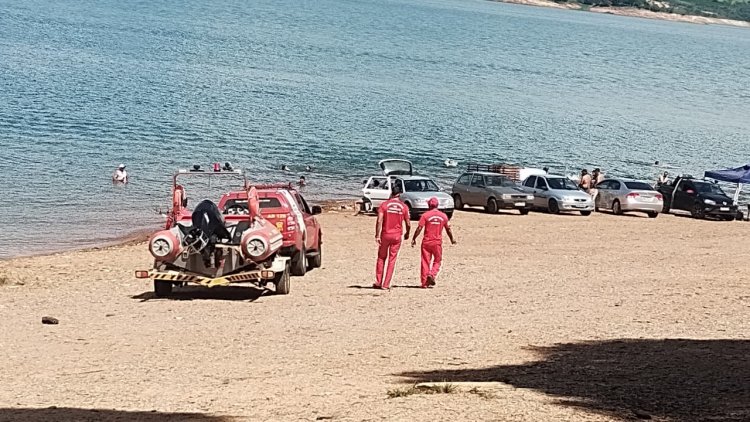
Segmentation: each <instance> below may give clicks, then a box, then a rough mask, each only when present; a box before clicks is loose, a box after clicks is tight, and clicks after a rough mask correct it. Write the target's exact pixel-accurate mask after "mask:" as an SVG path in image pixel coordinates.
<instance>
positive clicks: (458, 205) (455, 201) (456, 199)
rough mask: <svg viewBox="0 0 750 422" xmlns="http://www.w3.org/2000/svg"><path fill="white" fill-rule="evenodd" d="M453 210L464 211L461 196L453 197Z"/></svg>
mask: <svg viewBox="0 0 750 422" xmlns="http://www.w3.org/2000/svg"><path fill="white" fill-rule="evenodd" d="M453 209H456V210H462V209H464V202H463V201H462V200H461V195H453Z"/></svg>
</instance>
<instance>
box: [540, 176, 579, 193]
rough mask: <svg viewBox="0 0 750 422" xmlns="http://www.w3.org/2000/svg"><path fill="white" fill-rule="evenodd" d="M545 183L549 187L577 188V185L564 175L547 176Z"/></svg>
mask: <svg viewBox="0 0 750 422" xmlns="http://www.w3.org/2000/svg"><path fill="white" fill-rule="evenodd" d="M547 183H548V184H549V188H550V189H563V190H578V186H576V184H575V183H573V181H572V180H570V179H567V178H565V177H548V178H547Z"/></svg>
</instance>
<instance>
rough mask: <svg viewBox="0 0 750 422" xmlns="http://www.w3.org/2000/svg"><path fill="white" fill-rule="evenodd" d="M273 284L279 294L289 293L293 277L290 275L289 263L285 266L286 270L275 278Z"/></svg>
mask: <svg viewBox="0 0 750 422" xmlns="http://www.w3.org/2000/svg"><path fill="white" fill-rule="evenodd" d="M273 284H274V286H275V287H276V294H277V295H288V294H289V289H290V287H291V277H290V275H289V264H287V265H286V267H284V271H282V272H280V273H277V274H276V275H275V276H274V278H273Z"/></svg>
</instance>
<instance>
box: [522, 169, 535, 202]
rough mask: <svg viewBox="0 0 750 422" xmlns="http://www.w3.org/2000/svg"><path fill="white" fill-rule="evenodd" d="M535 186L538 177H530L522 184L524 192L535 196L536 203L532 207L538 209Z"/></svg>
mask: <svg viewBox="0 0 750 422" xmlns="http://www.w3.org/2000/svg"><path fill="white" fill-rule="evenodd" d="M535 184H536V176H529V177H527V178H526V179H525V180H524V181H523V182H522V183H521V186H522V188H523V191H524V192H526V193H528V194H533V195H534V201H533V202H532V203H531V206H533V207H536V193H535V191H536V189H535V187H534V185H535Z"/></svg>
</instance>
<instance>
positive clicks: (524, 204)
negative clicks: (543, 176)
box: [516, 202, 526, 207]
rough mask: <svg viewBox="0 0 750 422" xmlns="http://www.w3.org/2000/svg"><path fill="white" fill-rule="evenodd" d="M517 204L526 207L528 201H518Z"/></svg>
mask: <svg viewBox="0 0 750 422" xmlns="http://www.w3.org/2000/svg"><path fill="white" fill-rule="evenodd" d="M516 206H517V207H525V206H526V203H525V202H516Z"/></svg>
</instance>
